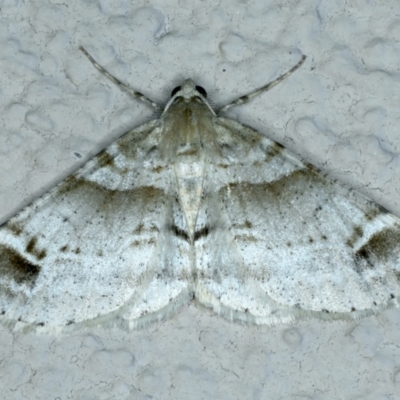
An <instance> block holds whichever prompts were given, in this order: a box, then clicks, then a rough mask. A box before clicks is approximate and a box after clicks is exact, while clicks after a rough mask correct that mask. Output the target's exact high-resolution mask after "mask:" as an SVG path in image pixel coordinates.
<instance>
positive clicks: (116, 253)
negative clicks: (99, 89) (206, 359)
mask: <svg viewBox="0 0 400 400" xmlns="http://www.w3.org/2000/svg"><path fill="white" fill-rule="evenodd" d="M80 50H82V52H83V53H84V54H85V55H86V56H87V57H88V59H89V60H90V61H91V62H92V64H93V65H94V66H95V67H96V68H97V69H98V70H100V71H101V72H102V73H103V74H104V75H105V76H106V77H108V78H109V79H110V80H111V81H112V82H114V83H116V84H117V85H118V86H119V87H120V88H122V89H123V90H126V91H128V92H129V93H130V94H131V95H132V96H133V97H134V98H138V99H139V100H141V101H143V102H145V103H147V104H149V105H150V106H152V107H153V108H154V109H156V110H160V109H161V108H160V107H159V106H158V105H157V104H156V103H155V102H153V101H151V100H150V99H148V98H147V97H146V96H144V95H143V94H141V93H139V92H137V91H134V90H132V89H130V88H129V87H127V86H125V85H124V84H123V83H122V82H121V81H119V80H118V79H117V78H115V77H113V76H112V75H110V74H109V73H108V72H107V71H106V70H105V69H104V68H103V67H101V66H100V65H99V64H98V63H97V62H96V61H95V60H94V59H93V58H92V57H91V56H90V55H89V53H88V52H87V51H86V50H85V49H84V48H82V47H81V48H80ZM305 58H306V57H305V56H303V57H302V58H301V60H300V61H299V63H298V64H297V65H295V66H294V67H293V68H292V69H291V70H290V71H288V72H286V73H285V74H283V75H281V76H280V77H279V78H277V79H276V80H274V81H273V82H271V83H269V84H267V85H265V86H263V87H262V88H260V89H258V90H256V91H254V92H252V93H250V94H248V95H245V96H242V97H240V98H239V99H237V100H236V101H234V102H232V103H230V104H228V105H226V106H224V107H222V108H221V109H220V110H219V111H214V109H213V108H212V107H211V106H210V104H209V103H208V101H207V99H206V92H205V90H204V89H203V88H202V87H199V86H196V85H195V84H194V82H193V81H192V80H190V79H188V80H186V81H185V82H183V84H182V86H180V87H177V88H175V89H174V90H173V91H172V95H171V99H170V100H169V102H168V103H167V105H166V106H165V108H164V109H163V111H162V113H161V115H160V117H159V118H157V119H154V120H152V121H150V122H148V123H145V124H143V125H141V126H139V127H137V128H135V129H132V130H130V131H129V132H127V133H126V134H125V135H124V136H122V137H121V138H120V139H118V140H117V141H115V142H114V143H113V144H111V146H109V147H108V148H106V149H105V150H104V151H102V152H101V153H99V154H98V155H97V156H96V157H94V158H93V159H92V160H90V161H89V162H88V163H86V165H84V166H83V167H82V168H81V169H79V170H78V171H77V172H76V173H74V174H73V175H71V176H69V177H68V178H67V179H66V180H64V181H63V182H61V183H60V184H59V185H57V186H56V187H54V188H53V189H52V190H50V192H48V193H47V194H46V195H44V196H43V197H41V198H39V199H37V200H36V201H34V202H33V203H32V204H30V205H29V206H28V207H26V208H24V209H23V210H22V211H21V212H19V213H18V214H17V215H16V216H14V217H13V218H11V219H10V220H9V221H8V222H6V223H5V224H3V225H2V226H1V228H0V313H1V317H0V318H1V319H0V320H1V322H2V323H3V324H6V325H8V326H10V327H11V328H12V329H14V330H21V329H22V330H29V329H33V330H36V331H43V332H50V331H58V330H61V329H76V328H78V327H87V326H94V325H102V326H120V327H123V328H126V329H133V328H136V327H140V326H143V325H145V324H147V323H149V322H151V321H157V320H161V319H165V318H167V317H169V316H171V315H172V314H174V313H175V312H176V310H177V309H179V308H180V307H182V306H183V305H184V304H187V303H188V302H189V301H191V300H193V299H194V300H195V301H196V302H198V303H199V304H201V305H203V306H205V307H207V308H209V309H212V310H213V311H214V312H216V313H218V314H220V315H222V316H223V317H225V318H227V319H229V320H235V321H242V322H246V323H249V324H268V325H273V324H279V323H289V322H291V321H294V320H295V319H297V318H301V317H318V318H325V319H330V320H331V319H338V318H345V319H358V318H360V317H363V316H366V315H370V314H373V313H377V312H379V311H380V310H383V309H385V308H387V307H393V306H398V300H399V288H400V224H399V219H398V218H397V217H395V216H394V215H392V214H390V213H389V212H387V211H386V210H385V209H383V208H382V207H380V206H379V205H377V204H375V203H374V202H372V201H370V200H369V199H367V198H366V197H364V196H363V195H361V194H359V193H356V192H355V191H353V190H351V189H349V188H346V187H344V186H342V185H340V184H339V183H337V182H336V181H334V180H332V179H330V178H329V177H327V176H325V175H324V174H323V173H321V172H320V171H318V170H317V169H316V168H315V167H313V166H312V165H310V164H309V163H306V162H304V161H302V160H301V158H299V157H298V156H297V155H294V154H292V153H291V152H290V151H288V150H286V149H285V148H284V147H283V146H282V145H280V144H278V143H276V142H274V141H272V140H270V139H268V138H267V137H265V136H264V135H263V134H261V133H259V132H257V131H255V130H254V129H252V128H250V127H248V126H245V125H243V124H241V123H239V122H237V121H234V120H232V119H228V118H224V117H223V116H222V115H223V113H224V112H225V111H226V110H227V109H228V108H230V107H232V106H237V105H240V104H244V103H246V102H247V101H249V100H251V99H252V98H254V97H255V96H256V95H259V94H261V93H263V92H266V91H267V90H269V89H271V88H272V87H274V86H275V85H277V84H278V83H279V82H281V81H282V80H283V79H285V78H287V77H288V76H289V75H290V74H292V73H293V72H294V71H295V70H297V69H298V68H299V67H300V66H301V65H302V64H303V62H304V61H305Z"/></svg>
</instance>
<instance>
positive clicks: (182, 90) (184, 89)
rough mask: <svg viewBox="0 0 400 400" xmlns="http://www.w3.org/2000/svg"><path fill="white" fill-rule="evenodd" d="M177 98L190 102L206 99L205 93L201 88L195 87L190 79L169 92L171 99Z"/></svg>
mask: <svg viewBox="0 0 400 400" xmlns="http://www.w3.org/2000/svg"><path fill="white" fill-rule="evenodd" d="M179 97H181V98H183V99H186V100H191V99H193V98H196V97H197V98H200V99H201V100H205V99H206V98H207V92H206V91H205V89H204V88H203V87H202V86H197V85H195V83H194V82H193V81H192V80H191V79H187V80H186V81H185V82H184V83H183V85H182V86H177V87H176V88H175V89H174V90H173V91H172V92H171V98H179Z"/></svg>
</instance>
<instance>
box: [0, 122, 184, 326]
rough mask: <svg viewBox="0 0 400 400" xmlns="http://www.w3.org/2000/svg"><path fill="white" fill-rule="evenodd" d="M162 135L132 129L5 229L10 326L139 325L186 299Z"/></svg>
mask: <svg viewBox="0 0 400 400" xmlns="http://www.w3.org/2000/svg"><path fill="white" fill-rule="evenodd" d="M161 133H162V129H161V127H160V124H159V122H158V121H157V120H156V121H152V122H150V123H148V124H145V125H143V126H141V127H139V128H137V129H134V130H133V131H131V132H129V133H128V134H126V135H125V136H124V137H122V138H121V139H119V140H118V141H116V142H115V143H113V144H112V145H111V146H110V147H109V148H108V149H106V150H105V151H103V152H102V153H100V154H99V155H98V156H96V157H95V158H93V159H92V160H91V161H89V162H88V163H87V164H86V165H85V166H84V167H82V168H81V169H80V170H78V171H77V172H76V173H75V174H73V175H71V176H70V177H69V178H67V179H66V180H65V181H64V182H62V183H61V184H59V185H58V186H56V187H55V188H54V189H52V190H51V191H50V192H49V193H47V194H46V195H45V196H43V197H42V198H40V199H38V200H36V201H35V202H33V203H32V204H31V205H29V206H28V207H26V208H25V209H24V210H22V211H21V212H20V213H19V214H17V215H16V216H15V217H13V218H12V219H11V220H9V221H8V222H7V223H5V224H4V225H3V226H2V227H1V228H0V309H1V312H2V317H1V318H2V321H3V322H4V323H8V324H10V325H12V326H14V327H16V328H22V327H26V326H28V327H29V326H30V327H31V328H39V327H43V328H41V329H43V330H51V329H57V328H61V327H63V326H66V325H73V324H74V325H75V326H78V325H85V324H86V325H87V324H97V323H110V324H121V325H128V326H130V327H132V326H135V325H137V324H140V323H141V321H143V320H147V319H152V318H153V319H154V318H161V317H162V316H163V315H164V314H166V313H168V310H172V309H173V308H174V307H176V306H177V305H178V304H179V303H180V302H182V301H183V300H184V299H186V298H187V297H188V289H187V282H186V280H185V279H184V278H182V276H186V275H185V274H184V273H183V272H182V271H183V270H184V269H185V268H186V267H187V265H188V264H189V262H190V261H189V259H188V257H189V256H188V252H186V253H185V251H184V249H182V244H179V243H177V239H176V237H175V236H173V235H171V232H170V231H169V229H170V226H171V224H170V219H171V218H172V216H171V214H172V213H173V205H172V201H171V198H175V197H174V190H175V187H174V185H173V183H171V174H170V170H169V165H168V162H167V161H166V160H165V159H164V158H163V157H162V156H161V155H160V151H159V147H158V145H159V143H160V135H161ZM176 264H178V266H181V268H179V267H178V268H175V269H174V268H172V266H173V265H176ZM16 321H17V322H16Z"/></svg>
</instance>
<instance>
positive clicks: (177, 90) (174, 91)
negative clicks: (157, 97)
mask: <svg viewBox="0 0 400 400" xmlns="http://www.w3.org/2000/svg"><path fill="white" fill-rule="evenodd" d="M180 90H181V87H180V86H177V87H176V88H175V89H174V90H173V91H172V92H171V97H174V96H175V95H176V94H177V93H178V92H179V91H180Z"/></svg>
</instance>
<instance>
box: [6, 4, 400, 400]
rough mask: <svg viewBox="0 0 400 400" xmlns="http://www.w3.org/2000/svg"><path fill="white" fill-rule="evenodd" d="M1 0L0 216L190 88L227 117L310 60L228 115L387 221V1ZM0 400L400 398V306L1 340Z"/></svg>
mask: <svg viewBox="0 0 400 400" xmlns="http://www.w3.org/2000/svg"><path fill="white" fill-rule="evenodd" d="M132 3H133V2H131V1H109V0H103V1H90V2H85V1H74V2H64V1H59V0H52V1H44V0H35V1H27V2H22V1H19V0H14V1H1V2H0V48H1V51H0V81H1V83H0V104H1V110H2V112H1V116H0V118H1V127H2V131H1V134H0V206H1V208H0V217H1V221H4V220H6V219H7V218H8V217H9V216H11V215H12V214H13V213H15V212H16V211H18V210H19V209H20V208H21V207H22V206H23V205H24V204H27V203H28V202H29V201H30V200H32V199H33V198H34V197H35V196H37V195H38V194H41V193H43V191H44V190H45V189H46V188H49V187H51V186H52V185H53V184H54V183H55V182H58V181H59V180H60V179H62V178H63V177H64V176H66V175H68V173H69V172H71V171H72V170H74V169H76V168H77V167H78V166H79V165H80V164H81V163H82V162H83V161H84V160H87V159H88V158H90V156H91V155H93V154H95V153H96V152H97V151H99V150H100V149H101V148H103V147H104V146H105V145H107V144H108V143H110V142H111V141H112V140H114V139H115V138H117V137H118V136H119V135H121V134H122V133H124V132H125V131H127V130H128V128H132V127H135V126H137V125H140V124H141V123H143V122H145V121H147V120H148V119H149V118H150V117H151V116H152V114H151V111H150V110H149V109H148V108H146V106H145V105H143V104H141V103H140V102H137V101H134V100H131V99H130V98H129V96H128V95H126V94H125V93H122V92H120V91H119V90H118V88H116V87H114V86H113V85H112V84H111V83H110V82H108V81H107V80H106V79H105V78H104V77H103V76H101V75H100V74H99V73H98V72H97V71H96V70H95V69H94V68H93V66H92V65H91V64H90V63H89V62H88V60H87V59H86V58H85V57H84V56H83V55H82V54H81V53H80V52H79V50H78V47H79V45H84V46H85V47H86V48H87V49H88V50H89V51H90V52H91V53H92V54H93V56H95V58H96V59H97V60H98V61H99V62H100V63H101V64H102V65H104V66H106V67H107V68H108V69H109V70H110V71H111V72H112V73H113V74H114V75H116V76H117V77H119V78H120V79H121V80H123V81H124V82H126V83H128V84H129V85H130V86H132V87H134V88H135V89H137V90H140V91H142V92H144V93H145V94H147V95H148V96H149V97H151V98H153V99H154V100H156V101H158V102H161V103H162V102H165V101H166V100H167V99H168V98H169V94H170V91H171V89H173V88H174V87H175V86H177V85H178V84H179V83H180V82H181V81H182V79H184V78H187V77H191V78H193V79H194V80H196V81H197V82H198V84H200V85H201V86H203V87H204V88H206V90H207V91H208V94H209V99H211V100H212V101H214V103H215V104H216V105H222V104H225V103H227V102H229V101H230V100H232V99H234V98H236V97H237V96H238V95H240V94H244V93H246V92H248V91H249V90H251V89H253V88H255V87H258V86H261V85H262V84H265V83H266V82H268V81H269V80H271V79H273V78H275V77H276V76H277V75H279V74H280V73H281V72H284V71H286V70H287V69H288V68H290V67H292V66H293V65H294V64H295V63H296V62H297V61H298V60H299V58H300V54H301V53H303V54H306V55H307V56H308V59H307V61H306V63H305V64H304V65H303V67H302V68H301V69H300V70H299V71H297V72H296V73H295V74H294V75H293V76H292V77H291V78H290V79H289V80H287V81H286V82H284V83H282V84H281V85H279V86H277V87H276V88H274V89H273V90H272V91H271V92H269V93H267V94H264V95H262V96H261V97H259V98H257V99H255V100H254V101H253V102H252V103H250V104H248V105H245V106H242V107H238V108H234V109H232V110H231V111H230V113H229V115H230V116H232V117H235V118H237V119H239V120H240V121H242V122H244V123H247V124H249V125H251V126H253V127H254V128H256V129H258V130H260V131H261V132H263V133H265V134H266V135H268V136H269V137H271V138H272V139H275V140H278V141H280V142H281V143H282V144H285V145H287V146H288V148H290V149H291V150H293V151H295V152H296V153H298V154H300V155H301V156H302V157H304V158H306V159H308V160H309V161H311V162H313V163H315V164H316V165H318V166H320V167H321V168H323V169H324V170H325V171H327V172H330V173H331V174H332V175H334V176H337V177H339V178H340V179H341V180H343V181H345V182H348V183H350V184H351V185H352V186H354V187H355V188H358V189H360V190H361V191H363V192H364V193H366V194H368V195H369V196H371V197H373V198H374V199H375V200H377V201H379V203H380V204H382V205H384V206H385V207H387V208H389V209H390V210H392V211H393V212H395V213H396V214H397V215H400V197H399V189H400V174H399V168H400V166H399V152H400V150H399V149H400V147H399V146H400V135H399V133H398V131H399V129H398V126H399V109H400V107H399V106H400V104H399V97H400V84H399V78H400V74H399V65H400V51H399V50H400V48H399V47H400V45H399V43H400V3H399V2H398V1H397V0H388V1H385V2H373V1H366V0H365V1H362V0H354V1H351V2H345V1H334V2H333V1H328V0H325V1H323V0H320V1H313V0H300V1H279V2H277V1H272V0H270V1H266V0H253V1H251V0H250V1H246V2H244V1H239V0H237V1H228V0H221V1H219V2H203V1H192V0H191V1H189V0H182V1H179V2H176V1H172V0H168V1H166V0H158V1H154V0H150V1H144V0H143V1H135V2H134V4H132ZM0 330H1V337H2V340H1V343H0V354H1V357H0V390H1V398H2V399H21V398H28V399H49V398H59V399H84V398H85V399H110V398H116V399H147V398H153V399H187V398H191V399H202V398H204V399H205V398H217V399H289V398H290V399H371V400H372V399H374V400H376V399H399V398H400V395H398V393H400V346H399V344H400V334H399V332H400V312H399V311H388V312H385V313H383V314H382V315H379V316H377V317H371V318H367V319H364V320H362V321H361V322H360V323H351V322H332V323H327V322H323V321H314V320H312V321H302V322H300V323H297V324H295V325H293V326H278V327H274V328H267V327H265V328H255V327H249V326H240V325H236V324H231V323H228V322H226V321H224V320H223V319H222V318H220V317H218V316H215V315H212V314H211V313H209V312H208V311H205V310H201V309H199V308H197V307H195V306H193V305H191V306H189V307H187V308H185V309H184V310H183V311H182V312H180V313H179V314H178V315H177V316H176V317H175V318H172V319H171V320H169V321H167V322H165V323H163V324H161V325H153V326H150V327H148V328H147V329H144V330H142V331H134V332H130V333H126V332H121V331H118V330H102V329H91V330H89V331H86V332H78V333H75V334H72V335H65V334H62V335H59V336H56V337H54V336H53V337H51V336H38V335H34V334H28V335H23V334H18V335H12V334H11V333H9V332H8V331H7V329H5V328H3V327H0Z"/></svg>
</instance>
